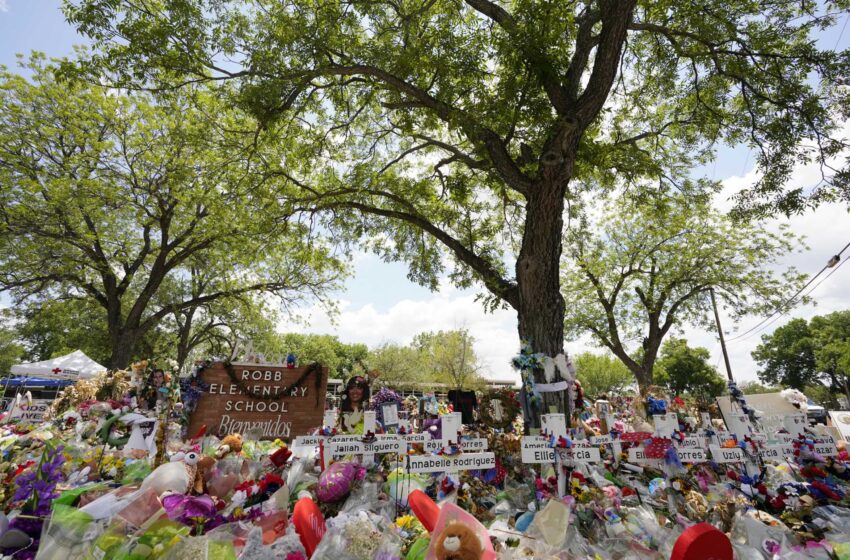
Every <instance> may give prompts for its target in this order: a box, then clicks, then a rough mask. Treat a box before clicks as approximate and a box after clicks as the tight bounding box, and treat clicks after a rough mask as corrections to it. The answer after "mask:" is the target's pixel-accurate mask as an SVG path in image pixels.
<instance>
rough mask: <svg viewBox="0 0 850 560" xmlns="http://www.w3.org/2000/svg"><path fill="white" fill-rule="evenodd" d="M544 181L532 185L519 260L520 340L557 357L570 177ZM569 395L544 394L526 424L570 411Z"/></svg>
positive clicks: (539, 377)
mask: <svg viewBox="0 0 850 560" xmlns="http://www.w3.org/2000/svg"><path fill="white" fill-rule="evenodd" d="M541 183H542V184H539V185H537V186H536V187H535V188H534V189H533V192H532V193H531V195H530V196H529V199H528V203H527V206H526V219H525V232H524V235H523V239H522V247H521V249H520V253H519V256H518V258H517V263H516V278H517V285H518V287H519V302H518V303H519V305H518V307H517V318H518V322H519V336H520V339H521V340H522V341H524V342H527V343H528V344H529V345H530V346H531V349H532V350H533V351H534V352H541V353H543V354H545V355H547V356H553V357H554V356H557V355H558V354H561V353H563V352H564V311H565V304H564V298H563V296H562V295H561V282H560V262H561V249H562V246H561V238H562V235H563V227H564V220H563V209H564V194H565V191H566V181H558V180H555V181H552V182H550V183H549V184H547V183H546V181H543V182H541ZM532 375H533V376H534V382H535V383H546V379H545V378H544V376H543V371H542V370H535V371H534V372H533V374H532ZM557 379H559V378H556V380H557ZM567 395H568V393H567V392H566V391H558V392H551V393H550V392H546V393H541V395H540V396H541V401H542V403H541V404H542V406H540V407H534V408H532V409H531V410H530V413H531V414H530V416H531V417H530V418H525V422H526V427H527V428H539V427H540V414H546V413H549V412H552V411H555V412H561V413H566V414H567V415H569V414H570V412H571V406H570V403H569V402H568V401H569V399H568V398H567ZM528 397H530V395H529V396H528Z"/></svg>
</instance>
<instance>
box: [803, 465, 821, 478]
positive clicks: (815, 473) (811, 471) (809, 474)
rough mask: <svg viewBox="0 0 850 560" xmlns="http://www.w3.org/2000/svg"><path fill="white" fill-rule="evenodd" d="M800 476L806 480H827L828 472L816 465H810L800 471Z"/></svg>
mask: <svg viewBox="0 0 850 560" xmlns="http://www.w3.org/2000/svg"><path fill="white" fill-rule="evenodd" d="M800 474H802V475H803V476H805V477H806V478H826V472H825V471H824V470H823V469H821V468H819V467H816V466H814V465H808V466H805V467H803V468H802V469H800Z"/></svg>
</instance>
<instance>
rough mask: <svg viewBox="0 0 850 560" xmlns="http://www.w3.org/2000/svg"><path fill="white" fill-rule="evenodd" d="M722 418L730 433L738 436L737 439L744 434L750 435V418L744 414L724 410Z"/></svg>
mask: <svg viewBox="0 0 850 560" xmlns="http://www.w3.org/2000/svg"><path fill="white" fill-rule="evenodd" d="M723 418H724V419H725V420H726V427H727V428H728V429H729V431H730V432H731V433H733V434H735V435H736V436H738V439H744V436H748V435H750V433H751V432H752V431H753V427H752V425H751V424H750V418H749V417H748V416H747V415H746V414H741V413H738V412H725V413H724V414H723Z"/></svg>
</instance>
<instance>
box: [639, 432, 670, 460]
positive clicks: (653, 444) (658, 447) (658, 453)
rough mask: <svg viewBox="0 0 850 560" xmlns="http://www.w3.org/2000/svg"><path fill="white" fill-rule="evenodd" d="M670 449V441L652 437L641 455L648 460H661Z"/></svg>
mask: <svg viewBox="0 0 850 560" xmlns="http://www.w3.org/2000/svg"><path fill="white" fill-rule="evenodd" d="M671 447H673V440H672V439H668V438H659V437H654V438H650V441H649V443H648V444H647V445H646V448H645V449H644V452H643V453H644V455H646V457H647V458H649V459H663V458H664V455H665V454H666V453H667V450H668V449H670V448H671Z"/></svg>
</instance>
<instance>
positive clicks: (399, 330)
mask: <svg viewBox="0 0 850 560" xmlns="http://www.w3.org/2000/svg"><path fill="white" fill-rule="evenodd" d="M59 5H60V2H58V1H54V0H0V64H4V65H6V66H8V67H10V68H14V67H15V64H16V58H15V54H16V53H29V52H30V51H32V50H38V51H42V52H44V53H46V54H47V56H49V57H63V56H69V55H71V54H72V53H73V51H72V46H73V45H74V44H80V43H83V42H84V40H83V38H82V37H80V36H78V35H77V34H76V32H75V31H74V29H73V28H72V27H71V26H69V25H67V24H66V23H65V21H64V18H63V16H62V14H61V12H60V11H59V9H58V6H59ZM848 18H850V16H845V18H844V19H843V20H841V21H839V24H838V26H837V27H836V28H835V29H831V30H829V31H827V32H825V33H823V34H822V35H820V36H819V38H818V40H819V43H820V46H821V47H822V48H830V49H831V48H838V49H843V48H847V47H848V46H850V26H848V25H847V21H848ZM842 31H843V34H842ZM839 38H840V40H839ZM847 132H848V133H850V128H848V129H847ZM695 172H696V173H698V174H703V175H705V176H707V177H710V178H714V179H719V180H723V181H724V184H725V185H726V188H727V189H726V191H725V193H726V194H730V193H733V192H734V191H736V190H737V189H739V188H742V187H743V186H744V185H746V184H748V183H750V182H752V180H753V179H754V175H753V159H752V157H751V156H750V153H749V151H748V150H747V149H745V148H738V149H732V148H725V149H723V150H722V151H721V152H720V154H719V157H718V160H717V162H716V163H712V164H709V165H708V166H706V167H705V168H701V169H698V170H695ZM813 181H814V175H813V173H812V170H811V169H800V170H798V171H797V172H796V173H795V174H794V177H793V178H792V182H799V183H802V184H804V185H809V184H812V183H813ZM724 205H725V203H723V202H722V201H721V203H720V206H724ZM778 223H780V222H779V221H776V222H774V223H772V224H768V226H767V227H776V226H777V225H778ZM789 225H790V226H791V228H792V229H793V230H794V231H795V232H797V233H799V234H802V235H805V236H806V237H807V243H808V244H809V246H810V247H811V250H809V251H806V252H804V253H801V254H794V255H788V256H787V257H786V258H785V259H783V261H782V262H781V263H780V265H783V266H788V265H791V266H796V267H797V268H798V269H799V270H801V271H803V272H807V273H814V272H816V271H818V270H820V268H821V267H822V266H823V264H824V263H825V262H826V260H827V259H828V258H829V256H830V255H832V254H833V253H834V252H836V251H837V250H838V249H840V248H841V247H842V246H844V244H845V243H847V242H848V241H850V220H848V216H847V212H846V210H845V209H844V208H840V207H824V208H821V209H819V210H818V211H816V212H811V213H808V214H806V215H804V216H801V217H796V218H793V219H792V220H790V222H789ZM355 265H356V274H355V275H354V277H353V278H351V279H350V280H349V281H348V283H347V284H346V289H345V290H344V291H343V292H342V293H340V294H338V297H339V300H340V313H339V315H338V316H337V317H336V320H335V322H332V321H331V319H330V318H328V317H327V316H326V315H325V314H324V313H323V312H322V311H321V310H319V309H308V310H305V312H306V313H308V315H309V317H310V323H309V325H306V326H305V325H293V324H291V323H290V322H288V321H287V322H284V324H282V325H281V329H283V330H301V331H311V332H322V333H332V334H337V335H338V336H339V337H340V338H341V339H342V340H344V341H347V342H364V343H366V344H369V345H377V344H380V343H381V342H384V341H394V342H399V343H402V344H404V343H408V342H409V341H410V340H411V339H412V338H413V336H414V335H415V334H417V333H418V332H421V331H423V330H439V329H453V328H458V327H466V328H468V329H469V330H470V331H471V332H472V334H473V336H475V337H476V340H477V343H476V351H477V353H478V354H479V356H480V357H481V358H482V361H483V362H484V364H485V366H486V370H485V371H486V372H487V373H488V374H489V375H490V376H492V377H494V378H500V379H507V378H516V375H515V374H514V373H513V372H512V371H511V369H510V367H509V366H508V361H509V359H510V357H511V356H512V355H513V354H515V353H516V350H517V347H518V341H517V335H516V317H515V315H514V313H512V312H510V311H500V312H497V313H495V314H487V313H484V311H483V310H482V308H481V306H480V305H479V304H478V303H477V302H476V301H475V293H476V292H475V291H474V290H467V291H460V290H457V289H455V288H453V287H452V286H450V285H447V284H446V285H443V286H441V289H440V291H439V292H438V293H432V292H430V291H429V290H427V289H425V288H422V287H420V286H417V285H415V284H413V283H411V282H410V281H408V280H407V278H406V272H407V268H406V266H405V265H403V264H399V263H383V262H381V261H380V259H378V258H377V257H375V256H374V255H366V254H360V255H356V257H355ZM848 278H850V267H844V268H842V269H841V270H840V271H839V272H838V273H836V274H835V275H834V276H833V277H832V278H830V279H829V280H828V281H826V282H824V283H823V284H822V285H821V286H820V287H819V288H818V290H817V292H815V293H814V294H813V295H814V296H815V298H816V300H817V305H816V306H812V305H810V306H805V307H801V308H797V309H795V310H794V311H793V312H792V313H791V315H792V316H801V317H807V318H808V317H811V316H813V315H817V314H824V313H828V312H830V311H834V310H838V309H846V308H847V303H848V301H850V282H847V279H848ZM4 302H5V303H6V304H8V300H7V299H5V298H4V297H3V296H0V303H4ZM759 321H760V318H751V319H748V320H745V321H743V322H742V324H741V325H740V330H747V329H748V328H750V327H751V326H753V325H755V324H756V323H758V322H759ZM784 322H785V320H784V319H783V320H779V321H777V322H776V323H774V325H773V326H774V327H775V326H777V325H781V324H783V323H784ZM726 325H729V326H731V324H730V323H728V321H727V322H726V323H724V326H726ZM727 328H728V327H727ZM769 331H770V329H768V331H766V332H769ZM685 335H686V336H687V337H688V339H689V340H690V341H691V343H692V344H698V345H701V346H705V347H707V348H709V349H710V350H711V352H712V360H713V361H714V363H715V365H717V366H719V367H722V362H721V355H720V349H719V345H718V344H717V341H716V338H715V337H714V336H713V334H711V333H708V332H704V331H696V330H694V329H685ZM758 342H759V337H758V336H755V337H751V338H749V339H745V340H742V341H738V342H736V343H734V344H731V345H730V354H731V360H732V367H733V371H734V372H735V374H736V377H739V378H741V379H755V371H756V369H755V368H756V366H755V364H754V363H753V361H752V359H751V358H750V356H749V353H750V352H751V351H752V349H753V348H754V347H755V345H756V344H758ZM587 349H591V350H592V349H594V348H593V347H592V346H591V345H590V344H589V340H587V339H582V340H578V341H573V342H570V343H568V344H567V350H568V351H569V352H570V353H577V352H580V351H583V350H587Z"/></svg>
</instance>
